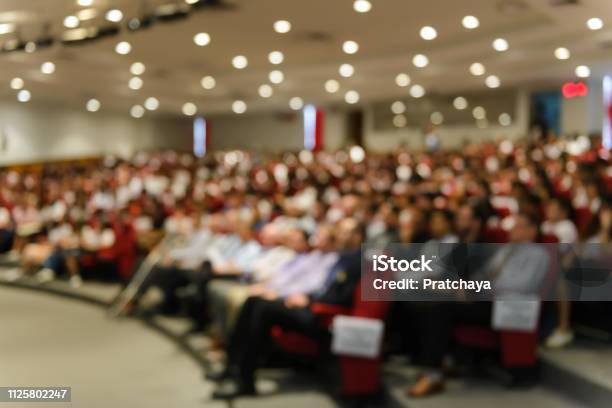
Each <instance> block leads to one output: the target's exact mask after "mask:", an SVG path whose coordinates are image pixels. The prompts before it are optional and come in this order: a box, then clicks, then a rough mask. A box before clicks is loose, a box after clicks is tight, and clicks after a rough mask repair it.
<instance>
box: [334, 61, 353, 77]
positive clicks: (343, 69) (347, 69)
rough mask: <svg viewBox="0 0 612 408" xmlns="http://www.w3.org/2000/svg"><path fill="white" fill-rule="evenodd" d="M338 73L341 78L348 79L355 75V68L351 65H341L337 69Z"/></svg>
mask: <svg viewBox="0 0 612 408" xmlns="http://www.w3.org/2000/svg"><path fill="white" fill-rule="evenodd" d="M338 72H339V73H340V75H341V76H343V77H345V78H349V77H352V76H353V74H354V73H355V68H354V67H353V66H352V65H351V64H342V65H340V68H338Z"/></svg>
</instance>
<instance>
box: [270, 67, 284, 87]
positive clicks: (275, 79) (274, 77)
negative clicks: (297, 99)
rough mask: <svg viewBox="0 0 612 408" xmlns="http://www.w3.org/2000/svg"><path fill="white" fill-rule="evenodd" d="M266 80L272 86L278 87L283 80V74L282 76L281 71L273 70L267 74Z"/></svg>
mask: <svg viewBox="0 0 612 408" xmlns="http://www.w3.org/2000/svg"><path fill="white" fill-rule="evenodd" d="M268 79H269V80H270V82H272V83H273V84H277V85H278V84H280V83H281V82H283V81H284V80H285V74H283V72H282V71H278V70H275V71H272V72H270V74H268Z"/></svg>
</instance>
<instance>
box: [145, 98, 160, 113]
mask: <svg viewBox="0 0 612 408" xmlns="http://www.w3.org/2000/svg"><path fill="white" fill-rule="evenodd" d="M144 107H145V108H146V109H147V110H150V111H154V110H157V108H159V100H158V99H157V98H155V97H153V96H150V97H148V98H147V99H145V102H144Z"/></svg>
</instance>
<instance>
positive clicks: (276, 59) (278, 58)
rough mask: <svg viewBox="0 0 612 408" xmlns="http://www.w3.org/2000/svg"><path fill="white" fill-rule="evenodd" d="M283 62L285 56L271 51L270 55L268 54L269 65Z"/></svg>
mask: <svg viewBox="0 0 612 408" xmlns="http://www.w3.org/2000/svg"><path fill="white" fill-rule="evenodd" d="M284 60H285V56H284V55H283V53H282V52H280V51H272V52H271V53H270V54H268V61H270V64H274V65H278V64H282V63H283V61H284Z"/></svg>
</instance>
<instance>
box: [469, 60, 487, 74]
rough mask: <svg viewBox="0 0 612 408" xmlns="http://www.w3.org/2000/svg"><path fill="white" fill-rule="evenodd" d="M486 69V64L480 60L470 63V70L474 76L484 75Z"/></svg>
mask: <svg viewBox="0 0 612 408" xmlns="http://www.w3.org/2000/svg"><path fill="white" fill-rule="evenodd" d="M486 71H487V70H486V69H485V66H484V65H482V64H481V63H480V62H475V63H473V64H472V65H470V72H471V73H472V75H474V76H481V75H484V74H485V72H486Z"/></svg>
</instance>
